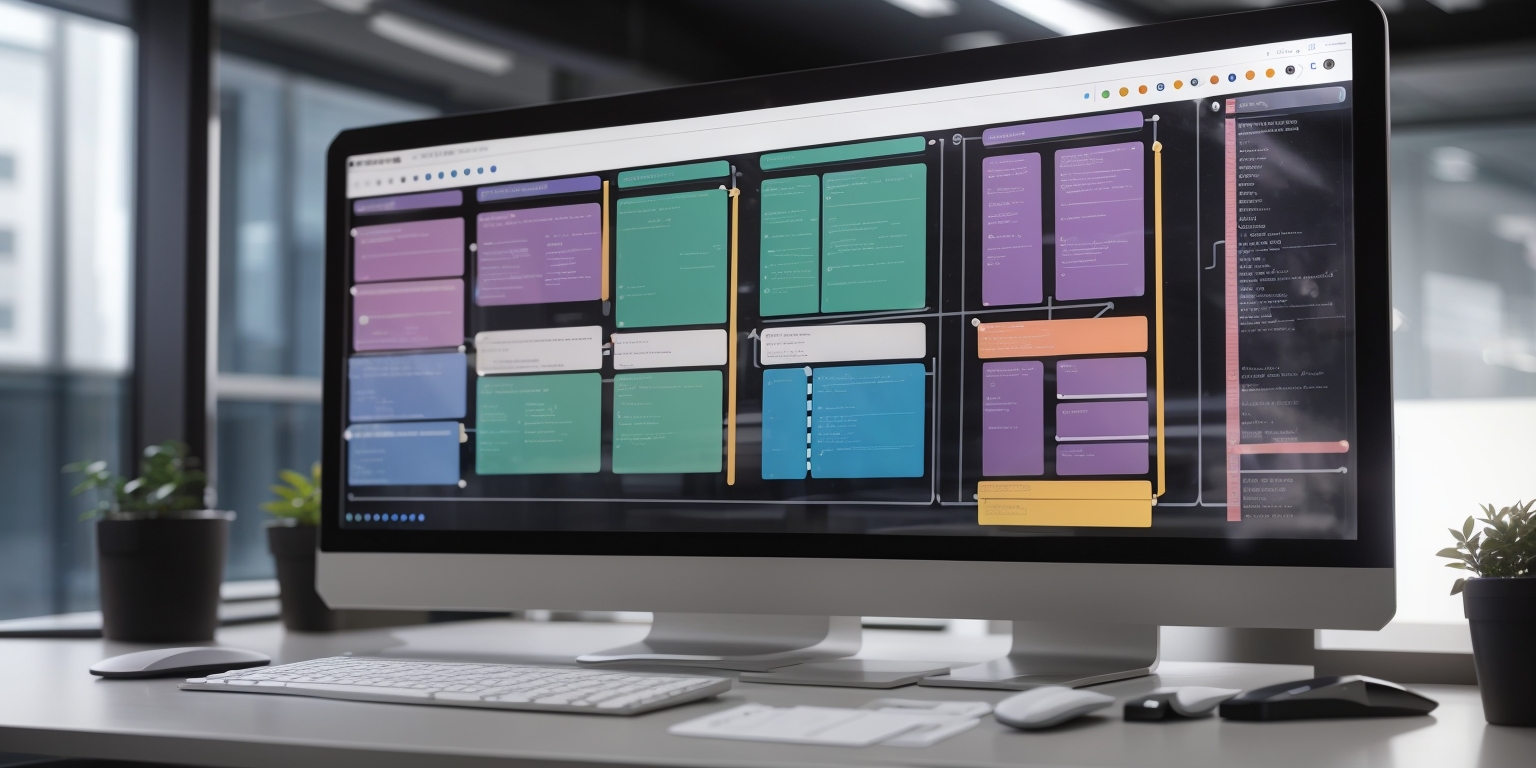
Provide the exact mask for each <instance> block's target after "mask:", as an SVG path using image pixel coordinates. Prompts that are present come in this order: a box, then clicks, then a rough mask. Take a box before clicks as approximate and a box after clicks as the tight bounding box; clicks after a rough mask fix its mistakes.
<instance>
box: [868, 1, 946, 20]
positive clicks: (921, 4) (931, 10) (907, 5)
mask: <svg viewBox="0 0 1536 768" xmlns="http://www.w3.org/2000/svg"><path fill="white" fill-rule="evenodd" d="M885 1H886V2H887V3H890V4H891V5H894V6H896V7H897V8H900V9H902V10H903V11H906V12H908V13H911V14H912V15H914V16H921V17H923V18H925V19H936V18H938V17H940V16H953V15H955V14H957V13H959V12H960V4H959V3H956V2H955V0H885Z"/></svg>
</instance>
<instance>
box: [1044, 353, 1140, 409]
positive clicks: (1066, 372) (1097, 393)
mask: <svg viewBox="0 0 1536 768" xmlns="http://www.w3.org/2000/svg"><path fill="white" fill-rule="evenodd" d="M1056 396H1057V397H1059V398H1062V399H1064V400H1070V399H1072V398H1078V397H1146V396H1147V359H1146V358H1144V357H1090V358H1087V359H1084V360H1062V361H1061V362H1058V363H1056Z"/></svg>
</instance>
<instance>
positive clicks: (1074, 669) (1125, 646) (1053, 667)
mask: <svg viewBox="0 0 1536 768" xmlns="http://www.w3.org/2000/svg"><path fill="white" fill-rule="evenodd" d="M1157 652H1158V651H1157V627H1155V626H1145V625H1139V624H1073V623H1065V622H1054V621H1051V622H1047V621H1015V622H1014V623H1013V649H1012V650H1011V651H1009V652H1008V655H1007V656H1004V657H1003V658H1001V659H993V660H992V661H989V662H986V663H984V664H977V665H974V666H970V667H959V668H957V669H955V670H953V671H951V672H950V673H949V674H947V675H934V676H932V677H925V678H923V680H922V682H920V683H918V684H919V685H931V686H940V687H949V688H994V689H1002V690H1007V691H1023V690H1028V689H1030V688H1038V687H1040V686H1042V685H1063V686H1067V687H1069V688H1079V687H1082V686H1085V685H1094V684H1095V683H1107V682H1110V681H1111V680H1124V679H1126V678H1131V677H1141V676H1143V675H1150V674H1152V672H1153V671H1154V670H1156V669H1157Z"/></svg>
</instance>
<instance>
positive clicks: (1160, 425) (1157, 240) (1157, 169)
mask: <svg viewBox="0 0 1536 768" xmlns="http://www.w3.org/2000/svg"><path fill="white" fill-rule="evenodd" d="M1154 130H1155V129H1154ZM1152 263H1153V264H1154V266H1153V272H1152V274H1153V278H1152V279H1153V280H1154V281H1155V282H1156V284H1157V497H1161V496H1162V495H1163V494H1165V493H1167V492H1168V451H1167V449H1166V448H1165V447H1164V442H1165V435H1166V433H1167V431H1168V430H1166V429H1165V428H1164V414H1165V408H1164V400H1165V398H1164V397H1163V143H1162V142H1160V141H1158V140H1156V139H1153V140H1152Z"/></svg>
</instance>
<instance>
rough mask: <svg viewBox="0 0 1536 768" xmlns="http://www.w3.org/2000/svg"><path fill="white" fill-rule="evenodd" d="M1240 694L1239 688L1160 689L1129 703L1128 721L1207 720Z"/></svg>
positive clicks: (1189, 686)
mask: <svg viewBox="0 0 1536 768" xmlns="http://www.w3.org/2000/svg"><path fill="white" fill-rule="evenodd" d="M1239 693H1241V691H1239V690H1238V689H1236V688H1207V687H1205V686H1199V685H1187V686H1183V687H1181V688H1159V689H1157V690H1155V691H1153V692H1151V693H1149V694H1147V695H1146V696H1141V697H1138V698H1135V699H1131V700H1130V701H1127V702H1126V703H1125V719H1127V720H1143V721H1154V720H1170V719H1177V718H1195V717H1206V716H1208V715H1210V714H1211V713H1212V712H1215V711H1216V707H1217V706H1219V705H1220V704H1221V703H1222V702H1223V701H1226V700H1227V699H1230V698H1232V697H1233V696H1236V695H1237V694H1239Z"/></svg>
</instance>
